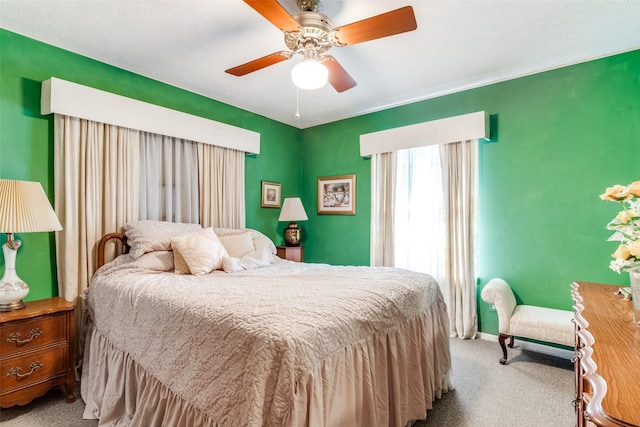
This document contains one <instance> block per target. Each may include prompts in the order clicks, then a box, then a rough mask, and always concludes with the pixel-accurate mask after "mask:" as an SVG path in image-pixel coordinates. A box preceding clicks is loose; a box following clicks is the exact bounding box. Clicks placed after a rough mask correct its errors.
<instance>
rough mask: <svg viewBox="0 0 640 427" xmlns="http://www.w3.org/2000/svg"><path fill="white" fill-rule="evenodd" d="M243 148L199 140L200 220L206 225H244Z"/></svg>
mask: <svg viewBox="0 0 640 427" xmlns="http://www.w3.org/2000/svg"><path fill="white" fill-rule="evenodd" d="M244 156H245V153H244V152H243V151H238V150H233V149H230V148H223V147H218V146H215V145H209V144H198V163H199V166H198V180H199V183H200V224H202V226H203V227H205V228H206V227H223V228H244V227H245V226H246V213H245V201H244Z"/></svg>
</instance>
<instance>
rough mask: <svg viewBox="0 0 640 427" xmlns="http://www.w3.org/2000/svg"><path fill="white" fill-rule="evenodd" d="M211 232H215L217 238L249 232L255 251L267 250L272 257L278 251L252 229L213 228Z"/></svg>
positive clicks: (266, 238)
mask: <svg viewBox="0 0 640 427" xmlns="http://www.w3.org/2000/svg"><path fill="white" fill-rule="evenodd" d="M213 231H215V232H216V234H217V235H218V237H221V236H226V235H228V234H238V233H241V232H243V231H250V232H251V238H252V239H253V247H254V248H255V250H257V251H258V250H260V249H262V248H267V250H268V251H269V252H271V253H272V254H274V255H275V254H277V253H278V251H277V250H276V245H275V244H274V243H273V241H272V240H271V239H270V238H268V237H267V236H265V235H264V234H262V233H261V232H259V231H258V230H254V229H253V228H214V229H213Z"/></svg>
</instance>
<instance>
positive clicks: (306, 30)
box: [225, 0, 418, 92]
mask: <svg viewBox="0 0 640 427" xmlns="http://www.w3.org/2000/svg"><path fill="white" fill-rule="evenodd" d="M244 2H245V3H247V4H248V5H249V6H250V7H252V8H253V9H254V10H255V11H256V12H258V13H259V14H260V15H262V16H263V17H265V18H266V19H267V20H268V21H269V22H271V23H272V24H273V25H275V26H276V27H278V28H279V29H280V30H282V31H283V32H284V41H285V44H286V45H287V47H288V48H289V49H290V50H289V51H279V52H274V53H272V54H269V55H267V56H263V57H262V58H258V59H255V60H253V61H249V62H247V63H246V64H242V65H239V66H237V67H234V68H230V69H228V70H226V71H225V72H226V73H229V74H232V75H234V76H244V75H246V74H249V73H252V72H254V71H258V70H261V69H263V68H266V67H268V66H270V65H274V64H277V63H279V62H282V61H285V60H287V59H290V58H291V57H293V56H294V55H296V54H301V55H302V56H303V57H304V59H303V60H302V62H300V63H299V64H297V65H296V66H295V67H294V69H293V70H292V79H293V81H294V83H295V84H296V86H298V87H299V88H302V89H317V88H319V87H322V86H324V83H326V82H327V80H328V82H329V84H331V86H333V87H334V89H335V90H336V91H338V92H344V91H345V90H348V89H351V88H352V87H354V86H356V82H355V80H354V79H353V78H352V77H351V76H350V75H349V73H347V71H346V70H345V69H344V68H343V67H342V66H341V65H340V63H339V62H338V61H337V60H336V59H335V58H334V57H333V56H331V55H329V54H327V51H328V50H329V49H331V48H332V47H334V46H337V47H342V46H350V45H354V44H357V43H362V42H366V41H369V40H375V39H379V38H382V37H388V36H393V35H395V34H400V33H404V32H407V31H413V30H415V29H416V28H417V27H418V26H417V24H416V18H415V15H414V13H413V8H412V7H411V6H405V7H402V8H400V9H395V10H392V11H390V12H386V13H382V14H380V15H376V16H372V17H370V18H367V19H363V20H362V21H357V22H353V23H351V24H347V25H343V26H341V27H337V28H335V27H334V26H333V24H332V23H331V20H329V18H328V17H327V16H325V15H324V14H322V13H320V12H318V11H317V9H318V1H317V0H298V1H297V3H298V7H300V13H297V14H295V15H293V16H292V15H290V14H289V12H287V11H286V10H285V8H284V7H282V5H280V3H278V2H277V1H276V0H244ZM314 70H316V71H317V72H319V73H320V74H324V76H320V80H319V81H314V82H305V81H304V79H306V78H308V77H312V75H313V74H314V73H315V72H316V71H314Z"/></svg>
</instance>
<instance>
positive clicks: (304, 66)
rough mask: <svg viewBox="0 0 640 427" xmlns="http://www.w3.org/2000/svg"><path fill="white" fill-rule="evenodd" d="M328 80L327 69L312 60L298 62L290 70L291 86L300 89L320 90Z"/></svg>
mask: <svg viewBox="0 0 640 427" xmlns="http://www.w3.org/2000/svg"><path fill="white" fill-rule="evenodd" d="M328 78H329V70H327V67H325V66H324V65H322V64H321V63H319V62H318V61H316V60H315V59H312V58H309V59H305V60H303V61H302V62H299V63H298V64H296V65H295V66H294V67H293V69H292V70H291V79H292V80H293V84H294V85H296V86H297V87H298V88H300V89H305V90H313V89H320V88H321V87H322V86H324V85H325V84H327V79H328Z"/></svg>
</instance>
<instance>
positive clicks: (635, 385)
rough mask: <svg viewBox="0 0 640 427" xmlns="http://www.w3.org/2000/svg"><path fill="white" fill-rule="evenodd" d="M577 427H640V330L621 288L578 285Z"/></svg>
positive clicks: (575, 297) (575, 295)
mask: <svg viewBox="0 0 640 427" xmlns="http://www.w3.org/2000/svg"><path fill="white" fill-rule="evenodd" d="M571 286H572V296H573V300H574V309H575V326H576V357H575V362H576V363H575V374H576V387H575V389H576V398H575V401H574V405H575V407H576V426H578V427H583V426H586V427H591V426H604V427H613V426H634V427H640V326H636V325H635V324H634V322H633V313H632V311H631V302H629V301H624V300H622V297H621V296H620V295H616V291H617V290H618V288H619V287H618V286H614V285H604V284H600V283H589V282H575V283H573V284H572V285H571Z"/></svg>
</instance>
